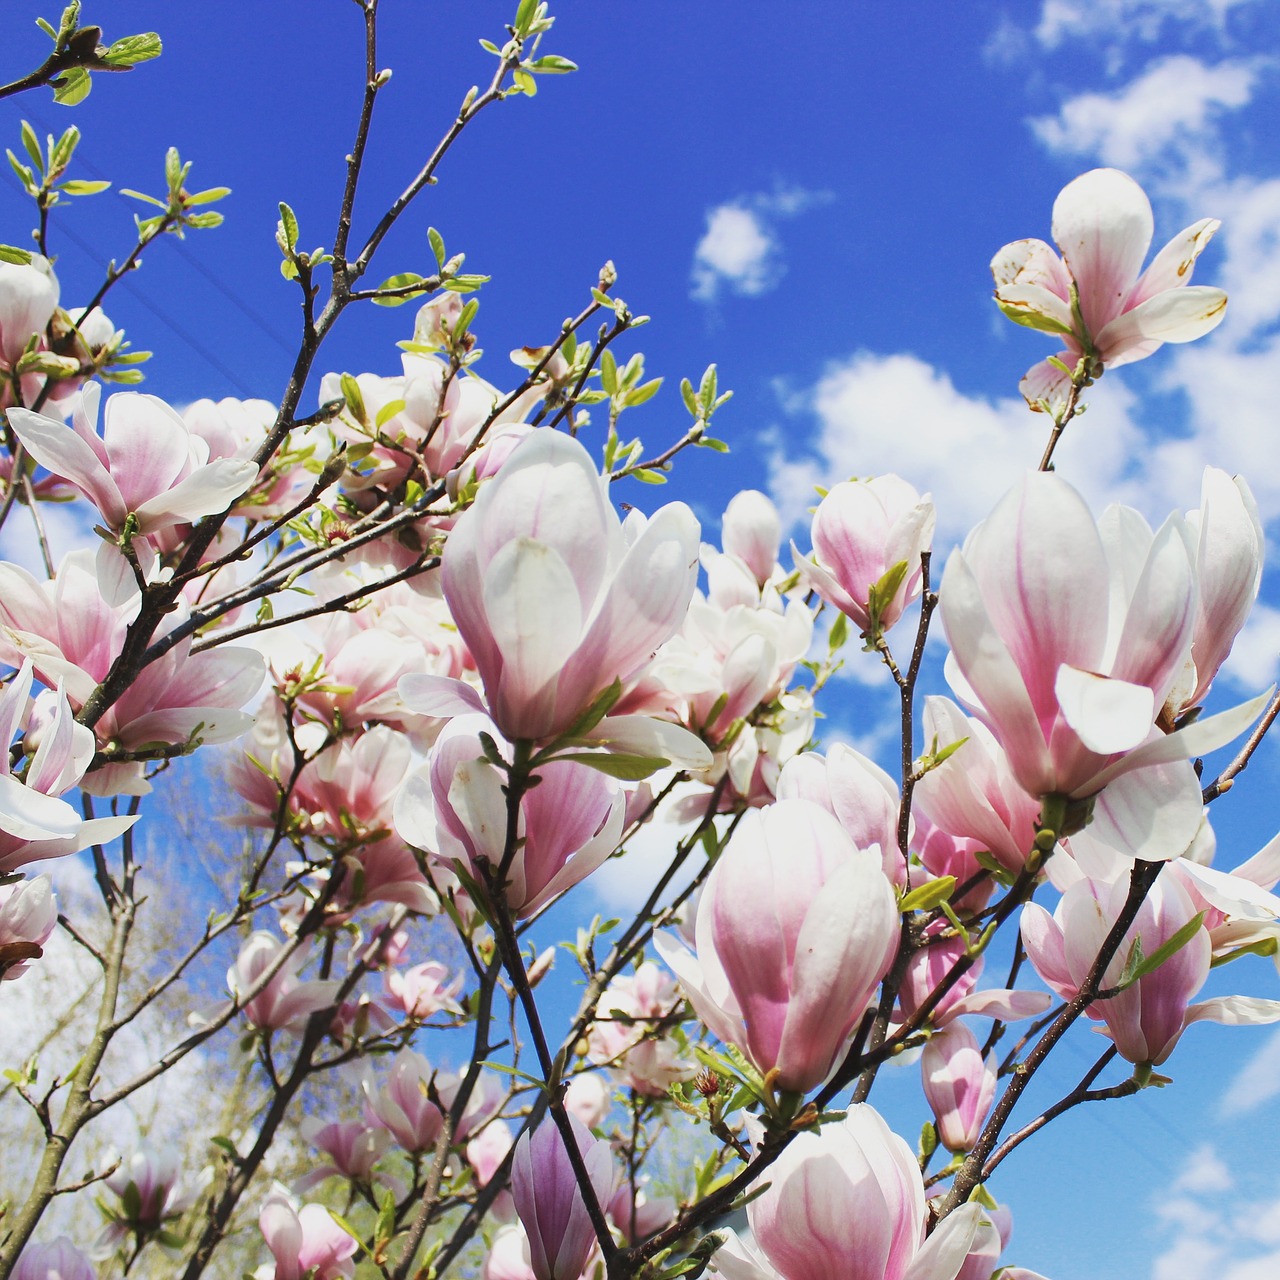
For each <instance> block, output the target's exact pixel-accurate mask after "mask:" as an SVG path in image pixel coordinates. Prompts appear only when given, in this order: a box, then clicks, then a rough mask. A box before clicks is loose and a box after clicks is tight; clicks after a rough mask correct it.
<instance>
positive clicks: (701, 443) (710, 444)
mask: <svg viewBox="0 0 1280 1280" xmlns="http://www.w3.org/2000/svg"><path fill="white" fill-rule="evenodd" d="M696 443H697V445H698V447H699V448H700V449H712V450H714V451H715V452H716V453H728V452H729V446H728V445H727V444H725V442H724V441H723V440H713V439H712V438H711V437H710V436H699V437H698V439H697V441H696Z"/></svg>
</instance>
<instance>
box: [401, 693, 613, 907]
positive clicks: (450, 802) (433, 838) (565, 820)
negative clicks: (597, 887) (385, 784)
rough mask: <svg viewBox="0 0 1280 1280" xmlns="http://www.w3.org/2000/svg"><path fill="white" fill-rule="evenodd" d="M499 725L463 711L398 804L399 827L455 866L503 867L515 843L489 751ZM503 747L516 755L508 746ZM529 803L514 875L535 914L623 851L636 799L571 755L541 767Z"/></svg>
mask: <svg viewBox="0 0 1280 1280" xmlns="http://www.w3.org/2000/svg"><path fill="white" fill-rule="evenodd" d="M492 730H493V725H492V724H491V723H490V722H488V721H487V720H484V719H483V718H482V717H479V716H460V717H458V718H457V719H455V720H453V721H452V722H451V723H450V724H449V725H448V726H447V727H446V728H445V730H444V731H443V732H442V733H441V734H440V737H439V738H438V739H437V741H436V745H435V747H434V748H433V749H432V752H431V757H430V760H429V762H428V764H427V765H426V767H425V768H423V769H420V770H419V771H418V772H417V773H414V774H412V775H410V777H409V778H408V780H407V781H406V783H405V785H404V787H403V788H402V789H401V791H400V794H399V796H398V797H397V799H396V804H395V824H396V830H397V831H398V832H399V833H400V835H401V836H402V837H403V838H404V839H405V840H407V841H408V842H409V843H410V844H412V845H414V846H416V847H417V848H420V849H429V850H432V851H433V852H434V854H435V856H436V857H437V858H438V859H440V860H441V861H443V862H445V863H446V864H452V865H454V866H457V867H459V868H460V869H462V870H464V871H466V872H468V873H469V874H470V875H471V876H472V877H473V878H477V879H479V877H480V864H481V863H482V862H483V863H487V864H488V866H489V867H490V868H491V869H492V870H494V871H496V870H497V868H498V867H499V866H501V865H502V862H503V855H504V852H505V850H506V843H507V824H508V814H507V797H506V794H505V791H504V786H505V784H506V775H505V774H504V773H503V772H502V771H501V770H500V769H499V768H498V767H497V766H496V765H493V764H490V763H489V762H488V761H487V760H486V759H485V757H484V747H483V744H482V743H481V740H480V737H479V735H480V734H481V733H488V734H489V735H490V738H491V740H492V739H494V737H495V735H493V733H492ZM498 747H499V750H506V751H509V747H508V745H507V744H506V743H498ZM537 777H538V778H539V779H540V781H539V782H538V784H537V785H536V786H532V787H530V788H529V789H528V790H527V791H526V792H525V793H524V795H523V796H522V797H521V799H520V814H519V830H518V832H517V835H518V840H519V843H518V844H517V846H516V849H515V854H514V856H513V857H512V858H511V860H510V863H509V865H508V867H507V871H506V898H507V903H508V905H509V906H510V907H511V909H512V910H513V911H514V912H516V914H517V915H529V914H531V913H532V912H534V911H536V910H538V908H539V907H541V906H543V905H545V904H546V903H547V902H549V901H551V899H552V898H554V897H555V896H556V895H558V894H560V893H563V892H564V891H565V890H566V889H568V888H570V887H571V886H573V885H575V884H577V883H578V882H579V881H580V880H582V879H584V878H585V877H586V876H588V875H590V874H591V872H592V871H594V870H595V869H596V868H597V867H598V866H600V864H601V863H602V862H604V860H605V859H606V858H607V857H608V856H609V855H610V854H611V853H612V852H613V851H614V849H616V848H617V845H618V841H619V839H620V838H621V836H622V822H623V814H624V812H625V809H626V797H625V796H624V795H623V793H622V790H621V788H620V787H619V786H618V785H617V783H616V782H614V781H612V780H611V779H609V778H607V777H605V776H604V775H603V774H602V773H599V772H598V771H596V770H595V769H591V768H588V767H587V766H586V765H584V764H576V763H574V762H572V761H569V760H557V761H552V762H551V763H550V764H545V765H539V766H538V769H537Z"/></svg>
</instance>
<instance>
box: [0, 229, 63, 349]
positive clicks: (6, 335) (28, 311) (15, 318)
mask: <svg viewBox="0 0 1280 1280" xmlns="http://www.w3.org/2000/svg"><path fill="white" fill-rule="evenodd" d="M57 309H58V277H57V276H55V275H54V274H53V266H52V265H51V264H50V262H49V259H48V258H43V257H41V256H40V255H39V254H37V253H33V254H32V255H31V261H30V262H29V263H18V262H0V360H3V361H4V363H5V364H7V365H13V364H14V363H15V362H16V361H17V359H18V357H19V356H21V355H22V353H23V350H24V349H25V348H26V345H27V343H28V342H29V341H30V340H31V338H32V336H33V335H34V334H41V333H43V332H44V329H45V326H46V325H47V324H48V323H49V321H50V320H51V319H53V313H54V312H55V311H56V310H57Z"/></svg>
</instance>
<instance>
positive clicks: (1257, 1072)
mask: <svg viewBox="0 0 1280 1280" xmlns="http://www.w3.org/2000/svg"><path fill="white" fill-rule="evenodd" d="M1278 1094H1280V1031H1273V1032H1272V1033H1271V1034H1270V1035H1269V1036H1268V1037H1267V1039H1266V1041H1265V1043H1264V1044H1263V1046H1262V1048H1261V1049H1259V1050H1257V1052H1255V1053H1254V1055H1253V1057H1251V1058H1250V1059H1249V1061H1248V1062H1246V1063H1245V1064H1244V1066H1243V1067H1241V1068H1240V1070H1239V1071H1238V1072H1237V1073H1236V1075H1235V1078H1234V1079H1233V1080H1232V1081H1231V1083H1230V1084H1229V1085H1228V1086H1227V1091H1226V1093H1224V1094H1223V1095H1222V1102H1221V1103H1220V1109H1221V1111H1222V1114H1223V1115H1225V1116H1238V1115H1242V1114H1244V1113H1245V1112H1248V1111H1253V1110H1255V1109H1256V1108H1258V1107H1259V1106H1261V1105H1262V1104H1263V1103H1264V1102H1269V1101H1270V1100H1271V1099H1272V1098H1274V1097H1276V1096H1277V1095H1278Z"/></svg>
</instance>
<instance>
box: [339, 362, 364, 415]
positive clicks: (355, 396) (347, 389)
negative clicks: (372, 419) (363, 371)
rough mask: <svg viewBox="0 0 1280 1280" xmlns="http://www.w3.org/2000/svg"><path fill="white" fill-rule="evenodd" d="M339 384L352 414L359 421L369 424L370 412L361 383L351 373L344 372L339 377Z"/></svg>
mask: <svg viewBox="0 0 1280 1280" xmlns="http://www.w3.org/2000/svg"><path fill="white" fill-rule="evenodd" d="M338 385H339V386H341V388H342V398H343V399H344V400H345V401H346V402H347V408H348V409H350V410H351V414H352V416H353V417H354V418H355V419H356V421H357V422H360V423H363V424H365V425H368V422H369V414H368V411H367V410H366V409H365V407H364V396H363V395H362V394H361V393H360V384H359V383H358V382H357V381H356V380H355V378H353V377H352V376H351V375H350V374H349V373H344V374H343V375H342V377H341V378H339V379H338Z"/></svg>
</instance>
